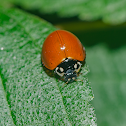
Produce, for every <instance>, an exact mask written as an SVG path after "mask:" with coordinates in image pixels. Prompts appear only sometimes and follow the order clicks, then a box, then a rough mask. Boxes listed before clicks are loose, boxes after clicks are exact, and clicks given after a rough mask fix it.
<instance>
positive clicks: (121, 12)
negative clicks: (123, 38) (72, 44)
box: [6, 0, 126, 24]
mask: <svg viewBox="0 0 126 126" xmlns="http://www.w3.org/2000/svg"><path fill="white" fill-rule="evenodd" d="M6 1H11V3H13V4H14V5H18V6H21V7H23V8H25V9H28V10H39V12H40V13H55V12H56V13H57V14H58V15H59V16H61V17H71V16H78V17H79V18H80V19H81V20H87V21H92V20H96V19H101V18H102V20H103V21H105V22H108V23H112V24H119V23H123V22H125V21H126V14H125V12H126V7H125V6H126V1H125V0H116V1H113V0H109V1H106V0H95V1H94V0H65V1H64V0H32V1H31V0H6Z"/></svg>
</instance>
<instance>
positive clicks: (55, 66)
mask: <svg viewBox="0 0 126 126" xmlns="http://www.w3.org/2000/svg"><path fill="white" fill-rule="evenodd" d="M85 57H86V53H85V48H84V47H83V46H82V44H81V42H80V41H79V39H78V38H77V37H76V36H75V35H74V34H72V33H70V32H68V31H65V30H56V31H54V32H52V33H51V34H50V35H49V36H48V37H47V38H46V40H45V41H44V44H43V47H42V55H41V60H42V64H43V65H44V66H45V67H46V68H48V69H49V70H54V72H55V73H56V74H57V75H59V76H60V77H61V78H63V80H64V81H65V82H66V83H69V82H73V81H74V80H76V78H77V76H78V73H79V71H80V69H81V65H82V62H83V61H84V60H85Z"/></svg>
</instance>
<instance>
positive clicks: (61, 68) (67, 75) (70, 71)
mask: <svg viewBox="0 0 126 126" xmlns="http://www.w3.org/2000/svg"><path fill="white" fill-rule="evenodd" d="M81 65H82V64H81V62H80V61H77V60H72V59H68V58H66V59H65V60H64V61H63V62H62V63H61V64H59V65H58V66H57V67H56V68H55V73H56V74H57V75H59V76H60V77H62V78H64V81H65V82H67V83H69V82H73V81H74V80H76V78H77V73H78V72H79V71H80V69H81Z"/></svg>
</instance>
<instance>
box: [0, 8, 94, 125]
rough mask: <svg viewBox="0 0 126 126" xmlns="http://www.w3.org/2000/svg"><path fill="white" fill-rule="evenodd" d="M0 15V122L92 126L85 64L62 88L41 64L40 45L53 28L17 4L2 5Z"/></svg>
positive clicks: (61, 83)
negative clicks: (16, 7)
mask: <svg viewBox="0 0 126 126" xmlns="http://www.w3.org/2000/svg"><path fill="white" fill-rule="evenodd" d="M0 17H1V18H0V75H1V80H0V93H1V95H0V100H1V101H2V103H1V105H0V106H1V107H0V119H1V120H2V121H1V125H13V124H15V125H33V126H36V125H55V126H58V125H87V126H89V125H93V126H95V125H96V117H95V114H94V109H93V107H92V105H91V104H90V101H91V100H92V99H93V94H92V89H91V86H90V84H89V82H88V79H87V77H86V74H87V73H88V71H89V69H88V66H87V65H85V67H83V68H82V74H81V75H80V76H79V77H78V81H77V82H73V83H72V84H68V85H65V86H64V87H63V85H64V82H62V81H60V80H59V81H58V80H56V79H55V78H54V77H49V76H48V75H47V74H46V73H45V71H44V70H43V68H42V66H41V47H42V44H43V42H44V40H45V38H46V37H47V35H48V34H49V33H51V32H52V31H54V30H56V28H54V27H53V26H52V25H51V24H49V23H48V22H46V21H44V20H42V19H40V18H38V17H35V16H32V15H29V14H27V13H24V12H22V11H20V10H16V9H9V10H6V9H3V8H0ZM79 80H80V81H79Z"/></svg>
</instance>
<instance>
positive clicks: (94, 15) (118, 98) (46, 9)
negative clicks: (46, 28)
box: [1, 0, 126, 126]
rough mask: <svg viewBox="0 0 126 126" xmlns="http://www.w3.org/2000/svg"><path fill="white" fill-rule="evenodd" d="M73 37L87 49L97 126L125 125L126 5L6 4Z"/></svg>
mask: <svg viewBox="0 0 126 126" xmlns="http://www.w3.org/2000/svg"><path fill="white" fill-rule="evenodd" d="M1 4H3V5H4V6H6V7H8V6H9V7H15V8H20V9H22V10H24V11H26V12H28V13H32V14H34V15H37V16H39V17H41V18H43V19H44V20H47V21H48V22H50V23H52V24H53V25H54V26H55V27H57V28H61V29H65V30H68V31H71V32H72V33H74V34H75V35H76V36H77V37H78V38H79V39H80V40H81V42H82V43H83V45H84V46H85V48H86V53H87V57H86V63H87V64H88V65H89V68H90V73H89V74H88V79H89V81H90V82H91V86H92V88H93V93H94V100H93V102H92V104H93V106H94V108H95V113H96V117H97V124H98V126H125V125H126V115H125V113H126V107H125V106H126V98H125V97H126V23H125V21H126V13H125V12H126V1H125V0H116V1H113V0H96V1H93V0H80V1H75V0H69V1H68V0H66V1H64V2H63V1H60V0H55V1H51V0H47V1H43V0H36V1H31V0H22V1H19V0H5V1H4V2H1Z"/></svg>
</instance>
